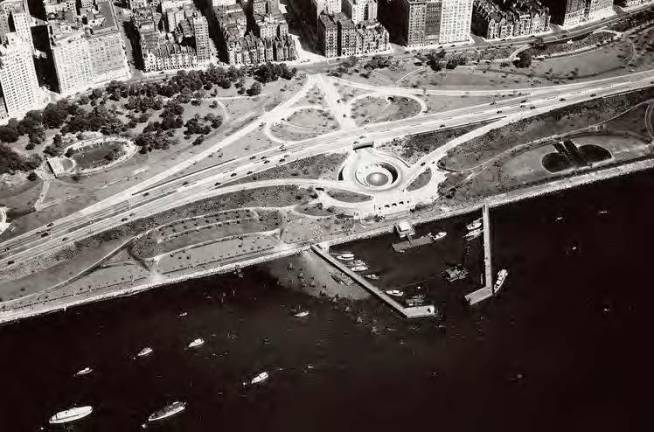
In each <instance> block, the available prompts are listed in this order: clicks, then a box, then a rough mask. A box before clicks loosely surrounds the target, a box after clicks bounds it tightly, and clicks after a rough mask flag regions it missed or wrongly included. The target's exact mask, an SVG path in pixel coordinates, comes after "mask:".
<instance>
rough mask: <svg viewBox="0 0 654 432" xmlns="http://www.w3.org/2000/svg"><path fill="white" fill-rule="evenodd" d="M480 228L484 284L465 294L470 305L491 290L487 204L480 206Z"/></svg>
mask: <svg viewBox="0 0 654 432" xmlns="http://www.w3.org/2000/svg"><path fill="white" fill-rule="evenodd" d="M481 211H482V229H483V235H484V286H483V287H481V288H479V289H478V290H476V291H473V292H471V293H470V294H468V295H466V296H465V299H466V301H467V302H468V304H469V305H470V306H473V305H476V304H478V303H480V302H483V301H484V300H487V299H489V298H491V297H492V296H493V295H494V294H495V292H494V291H493V261H492V257H491V225H490V209H489V207H488V205H485V206H484V207H482V210H481Z"/></svg>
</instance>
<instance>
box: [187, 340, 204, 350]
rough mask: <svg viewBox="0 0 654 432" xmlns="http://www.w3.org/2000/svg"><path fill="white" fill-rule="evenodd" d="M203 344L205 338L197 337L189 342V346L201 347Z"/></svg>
mask: <svg viewBox="0 0 654 432" xmlns="http://www.w3.org/2000/svg"><path fill="white" fill-rule="evenodd" d="M202 345H204V339H202V338H197V339H193V340H192V341H191V343H189V344H188V347H189V348H198V347H201V346H202Z"/></svg>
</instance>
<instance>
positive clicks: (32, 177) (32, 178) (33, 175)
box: [27, 171, 39, 181]
mask: <svg viewBox="0 0 654 432" xmlns="http://www.w3.org/2000/svg"><path fill="white" fill-rule="evenodd" d="M38 178H39V176H38V175H36V173H35V172H34V171H32V172H31V173H29V174H28V175H27V180H29V181H36V180H37V179H38Z"/></svg>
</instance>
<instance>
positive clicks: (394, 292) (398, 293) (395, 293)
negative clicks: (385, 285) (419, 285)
mask: <svg viewBox="0 0 654 432" xmlns="http://www.w3.org/2000/svg"><path fill="white" fill-rule="evenodd" d="M386 294H388V295H390V296H393V297H402V296H403V295H404V291H400V290H397V289H391V290H386Z"/></svg>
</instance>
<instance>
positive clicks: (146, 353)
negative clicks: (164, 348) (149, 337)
mask: <svg viewBox="0 0 654 432" xmlns="http://www.w3.org/2000/svg"><path fill="white" fill-rule="evenodd" d="M152 351H153V350H152V348H150V347H145V348H143V349H142V350H141V351H139V352H138V353H136V357H147V356H149V355H150V354H152Z"/></svg>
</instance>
